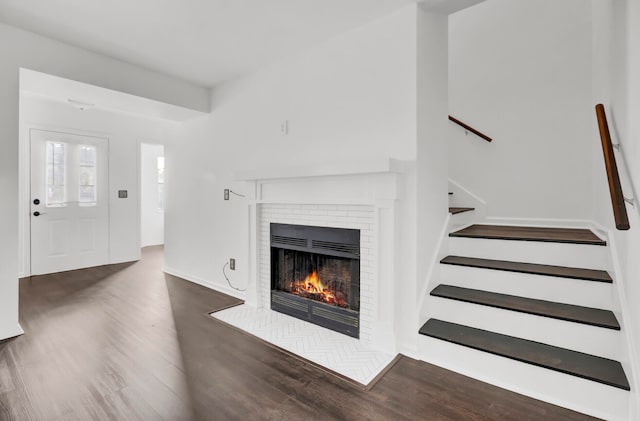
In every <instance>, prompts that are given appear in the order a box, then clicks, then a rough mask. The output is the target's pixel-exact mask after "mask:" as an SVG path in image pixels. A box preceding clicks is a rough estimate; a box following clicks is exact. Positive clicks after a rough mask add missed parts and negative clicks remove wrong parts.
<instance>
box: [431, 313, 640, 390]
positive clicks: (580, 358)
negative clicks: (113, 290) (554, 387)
mask: <svg viewBox="0 0 640 421" xmlns="http://www.w3.org/2000/svg"><path fill="white" fill-rule="evenodd" d="M420 333H421V334H423V335H426V336H429V337H432V338H436V339H440V340H443V341H447V342H451V343H454V344H458V345H462V346H466V347H469V348H473V349H476V350H479V351H484V352H488V353H491V354H494V355H499V356H502V357H506V358H511V359H513V360H516V361H521V362H524V363H528V364H533V365H535V366H538V367H544V368H548V369H551V370H555V371H559V372H561V373H565V374H570V375H572V376H577V377H580V378H583V379H587V380H592V381H595V382H598V383H602V384H606V385H609V386H613V387H617V388H620V389H624V390H631V388H630V387H629V381H628V380H627V376H626V375H625V373H624V370H623V368H622V365H621V364H620V363H619V362H618V361H614V360H610V359H607V358H602V357H597V356H594V355H590V354H585V353H582V352H577V351H572V350H569V349H565V348H559V347H556V346H552V345H547V344H543V343H540V342H534V341H529V340H526V339H521V338H516V337H513V336H507V335H502V334H499V333H494V332H489V331H487V330H482V329H476V328H472V327H468V326H463V325H459V324H456V323H450V322H445V321H442V320H437V319H429V320H428V321H427V322H426V323H425V324H424V325H423V326H422V327H421V328H420Z"/></svg>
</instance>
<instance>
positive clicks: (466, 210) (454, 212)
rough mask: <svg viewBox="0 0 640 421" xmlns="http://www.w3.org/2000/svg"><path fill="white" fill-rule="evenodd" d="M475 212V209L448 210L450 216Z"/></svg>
mask: <svg viewBox="0 0 640 421" xmlns="http://www.w3.org/2000/svg"><path fill="white" fill-rule="evenodd" d="M473 210H476V208H449V213H450V214H452V215H457V214H459V213H462V212H469V211H473Z"/></svg>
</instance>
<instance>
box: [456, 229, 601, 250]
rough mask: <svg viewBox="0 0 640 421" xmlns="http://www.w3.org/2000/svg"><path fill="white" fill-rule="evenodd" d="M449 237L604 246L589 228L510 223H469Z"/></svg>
mask: <svg viewBox="0 0 640 421" xmlns="http://www.w3.org/2000/svg"><path fill="white" fill-rule="evenodd" d="M449 236H450V237H469V238H488V239H496V240H520V241H543V242H554V243H572V244H591V245H598V246H605V245H607V242H606V241H604V240H602V239H600V238H598V236H596V235H595V234H594V233H593V232H592V231H591V230H588V229H582V228H550V227H521V226H510V225H480V224H476V225H471V226H469V227H466V228H463V229H461V230H459V231H455V232H452V233H450V234H449Z"/></svg>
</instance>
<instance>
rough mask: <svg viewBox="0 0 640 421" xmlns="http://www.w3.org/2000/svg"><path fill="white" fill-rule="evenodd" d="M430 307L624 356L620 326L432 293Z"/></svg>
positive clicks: (499, 328) (493, 327) (474, 322)
mask: <svg viewBox="0 0 640 421" xmlns="http://www.w3.org/2000/svg"><path fill="white" fill-rule="evenodd" d="M429 308H430V312H429V317H430V318H435V319H440V320H445V321H448V322H453V323H457V324H461V325H465V326H469V327H475V328H477V329H483V330H488V331H491V332H495V333H500V334H503V335H508V336H515V337H518V338H522V339H528V340H530V341H535V342H542V343H545V344H549V345H553V346H557V347H560V348H566V349H570V350H572V351H578V352H584V353H587V354H591V355H596V356H599V357H604V358H610V359H613V360H618V361H619V360H620V359H622V357H623V356H622V355H621V352H622V350H623V347H622V340H623V335H622V334H621V332H620V331H619V330H613V329H607V328H602V327H596V326H589V325H585V324H582V323H575V322H568V321H564V320H558V319H552V318H549V317H542V316H536V315H533V314H527V313H520V312H517V311H511V310H504V309H500V308H495V307H489V306H484V305H478V304H472V303H465V302H463V301H457V300H451V299H447V298H440V297H429Z"/></svg>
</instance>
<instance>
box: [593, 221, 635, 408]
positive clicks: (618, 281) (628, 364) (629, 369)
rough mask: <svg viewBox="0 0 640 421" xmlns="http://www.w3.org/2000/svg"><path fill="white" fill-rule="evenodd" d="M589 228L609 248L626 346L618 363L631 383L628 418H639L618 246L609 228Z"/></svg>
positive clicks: (631, 345)
mask: <svg viewBox="0 0 640 421" xmlns="http://www.w3.org/2000/svg"><path fill="white" fill-rule="evenodd" d="M591 229H592V230H593V231H594V232H596V233H597V234H598V235H601V236H606V238H607V249H608V250H609V260H610V269H609V274H610V275H611V277H612V278H613V285H614V290H613V299H614V302H615V307H616V308H615V309H614V314H615V315H616V317H617V318H618V322H619V323H620V326H621V327H622V334H623V335H624V339H625V343H626V347H625V349H624V350H625V351H626V355H625V356H624V357H623V358H621V359H620V363H621V364H622V367H623V368H624V371H625V373H626V375H627V379H628V380H629V384H630V385H631V399H630V402H629V407H630V408H629V412H630V418H629V419H632V420H636V419H640V390H639V388H640V384H639V382H638V379H640V366H639V364H640V361H636V359H635V358H631V356H632V355H640V354H638V352H637V351H638V345H637V338H635V337H634V335H633V332H634V330H633V329H631V327H630V326H629V325H630V323H631V320H632V317H631V315H630V312H629V303H628V301H627V297H626V296H625V295H624V294H620V291H624V288H623V285H624V284H625V282H628V280H627V279H625V278H624V276H622V273H623V272H622V267H621V263H620V259H619V253H618V248H617V245H616V237H615V235H613V232H612V231H611V230H610V229H607V228H605V227H604V226H602V225H600V224H598V223H596V222H592V227H591Z"/></svg>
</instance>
